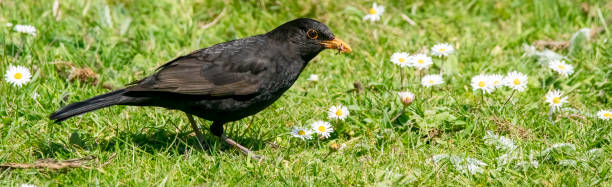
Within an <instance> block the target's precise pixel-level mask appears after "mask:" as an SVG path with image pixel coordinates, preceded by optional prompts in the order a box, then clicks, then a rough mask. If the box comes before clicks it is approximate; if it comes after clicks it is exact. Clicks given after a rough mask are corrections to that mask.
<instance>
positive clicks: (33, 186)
mask: <svg viewBox="0 0 612 187" xmlns="http://www.w3.org/2000/svg"><path fill="white" fill-rule="evenodd" d="M19 187H36V185H34V184H21V185H19Z"/></svg>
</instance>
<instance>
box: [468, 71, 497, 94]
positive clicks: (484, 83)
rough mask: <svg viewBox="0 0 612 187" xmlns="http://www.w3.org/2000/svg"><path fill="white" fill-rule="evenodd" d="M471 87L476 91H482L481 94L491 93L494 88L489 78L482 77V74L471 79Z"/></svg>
mask: <svg viewBox="0 0 612 187" xmlns="http://www.w3.org/2000/svg"><path fill="white" fill-rule="evenodd" d="M471 85H472V88H473V89H474V90H478V89H480V90H482V93H483V94H484V93H491V92H492V91H493V89H494V88H495V87H494V86H493V82H492V81H491V79H490V78H489V76H487V75H483V74H480V75H476V76H474V77H472V83H471Z"/></svg>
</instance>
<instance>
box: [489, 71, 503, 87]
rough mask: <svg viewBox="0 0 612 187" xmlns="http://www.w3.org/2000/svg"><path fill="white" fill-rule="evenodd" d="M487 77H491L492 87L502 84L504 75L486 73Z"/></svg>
mask: <svg viewBox="0 0 612 187" xmlns="http://www.w3.org/2000/svg"><path fill="white" fill-rule="evenodd" d="M488 76H489V79H491V84H492V85H493V89H496V88H499V87H502V86H504V76H503V75H500V74H493V75H488Z"/></svg>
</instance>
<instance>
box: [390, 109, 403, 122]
mask: <svg viewBox="0 0 612 187" xmlns="http://www.w3.org/2000/svg"><path fill="white" fill-rule="evenodd" d="M405 112H406V106H405V105H404V107H402V110H401V111H400V112H399V114H397V115H395V117H393V119H391V121H390V122H391V123H393V122H394V121H395V120H397V118H399V117H400V116H401V115H402V114H404V113H405Z"/></svg>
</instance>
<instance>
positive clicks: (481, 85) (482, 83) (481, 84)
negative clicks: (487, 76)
mask: <svg viewBox="0 0 612 187" xmlns="http://www.w3.org/2000/svg"><path fill="white" fill-rule="evenodd" d="M485 85H486V84H485V82H484V81H480V82H478V86H479V87H481V88H484V87H485Z"/></svg>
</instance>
